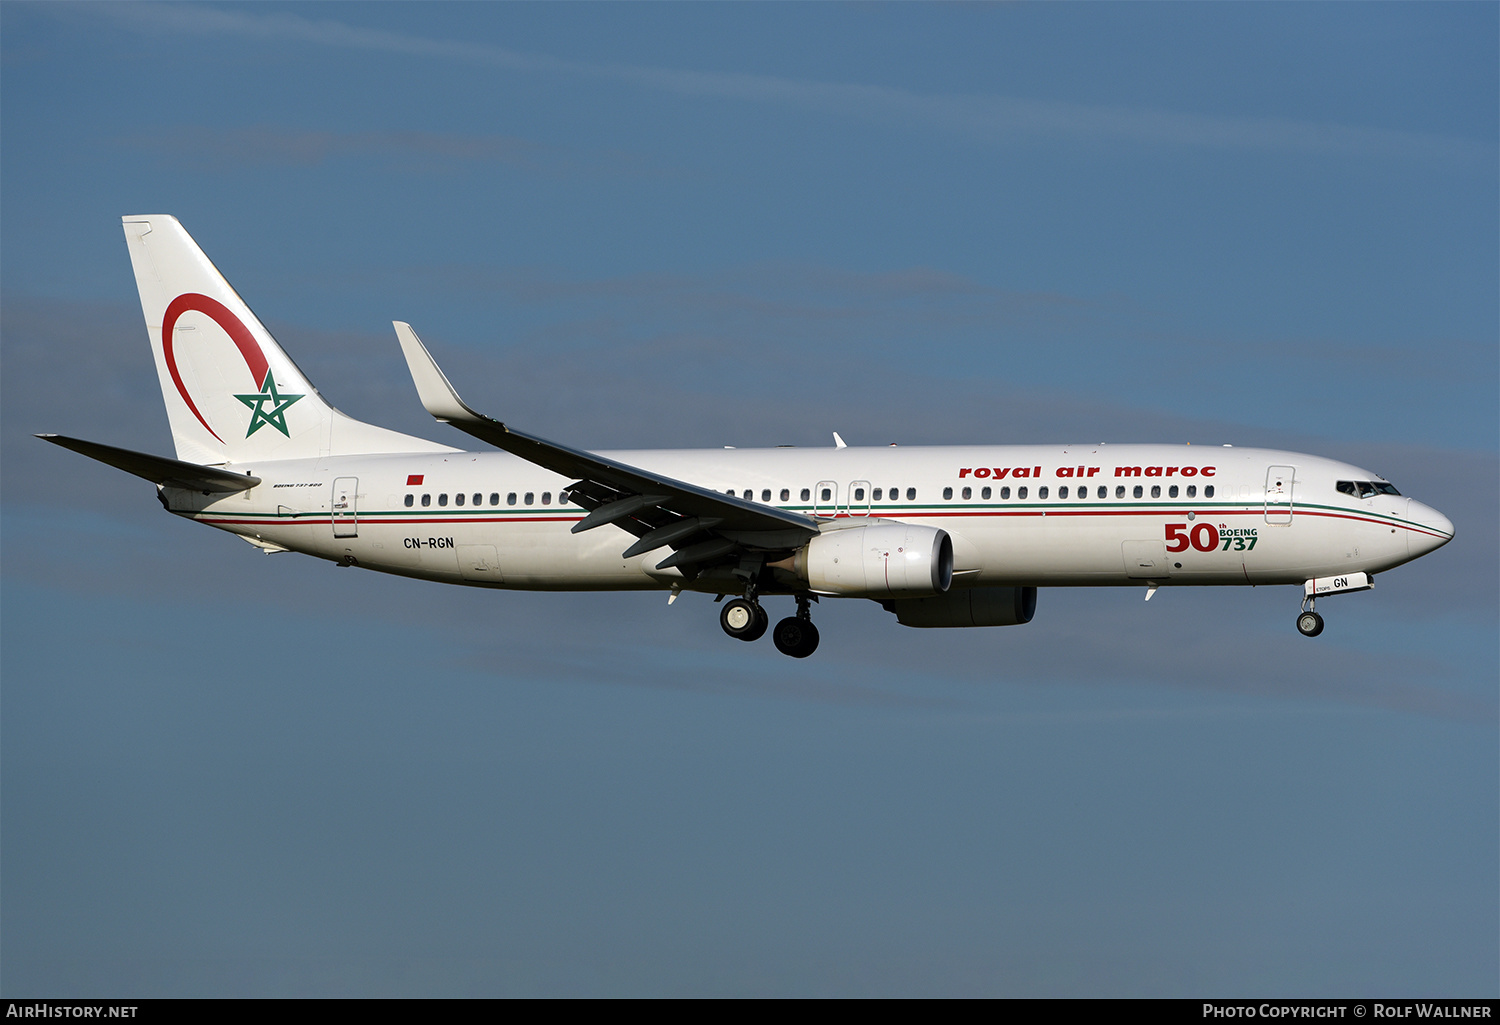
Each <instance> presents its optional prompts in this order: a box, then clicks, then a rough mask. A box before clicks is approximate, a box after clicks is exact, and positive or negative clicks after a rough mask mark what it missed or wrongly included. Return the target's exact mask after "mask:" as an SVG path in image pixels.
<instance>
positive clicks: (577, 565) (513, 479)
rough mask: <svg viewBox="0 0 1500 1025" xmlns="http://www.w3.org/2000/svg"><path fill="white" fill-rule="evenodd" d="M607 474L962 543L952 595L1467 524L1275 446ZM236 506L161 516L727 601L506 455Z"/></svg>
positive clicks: (1334, 566) (1276, 556)
mask: <svg viewBox="0 0 1500 1025" xmlns="http://www.w3.org/2000/svg"><path fill="white" fill-rule="evenodd" d="M601 455H604V456H606V457H608V458H609V459H612V460H616V461H619V462H622V463H627V464H630V465H633V466H639V467H643V468H649V469H651V470H654V471H656V472H659V473H661V474H663V475H666V476H669V477H672V478H675V479H677V480H681V481H685V482H688V483H691V484H696V485H699V486H701V487H705V488H709V489H712V490H714V491H717V492H720V493H731V492H732V493H733V494H734V495H736V496H738V497H740V498H743V499H749V500H751V501H755V502H761V503H764V504H766V505H768V506H776V507H778V508H781V509H788V510H793V511H796V512H800V513H806V514H810V515H813V516H815V517H817V518H818V520H819V523H820V525H821V526H822V528H823V529H824V530H825V531H827V530H833V529H840V528H843V527H848V526H853V525H858V524H864V523H869V522H872V521H875V520H878V519H885V520H898V521H901V522H905V523H912V524H920V525H925V526H930V527H937V528H941V529H942V530H944V531H947V532H948V534H949V535H950V536H951V537H952V540H953V553H954V575H953V587H954V588H971V587H987V586H1028V587H1031V586H1112V585H1139V584H1147V583H1151V584H1156V585H1159V586H1167V585H1185V584H1204V585H1207V584H1213V585H1232V584H1302V583H1303V582H1304V581H1306V580H1308V579H1310V578H1315V577H1323V576H1329V575H1333V574H1340V573H1356V572H1365V573H1370V574H1374V573H1378V572H1381V571H1384V570H1387V569H1391V568H1392V567H1395V566H1399V565H1401V564H1402V563H1404V562H1408V561H1410V560H1412V559H1414V558H1417V557H1418V556H1421V555H1423V554H1425V553H1427V552H1429V551H1432V550H1433V549H1435V548H1437V547H1440V546H1441V545H1443V544H1445V543H1447V541H1448V540H1450V539H1451V538H1452V536H1453V525H1452V523H1451V522H1449V520H1448V519H1447V518H1446V517H1444V516H1443V515H1442V514H1441V513H1439V512H1437V511H1436V510H1435V509H1432V508H1430V507H1428V506H1426V505H1423V504H1422V503H1420V502H1418V501H1416V500H1414V499H1412V498H1409V497H1407V496H1404V495H1400V494H1398V493H1396V489H1395V488H1394V487H1392V486H1391V485H1389V484H1388V483H1386V482H1384V481H1383V480H1382V479H1381V478H1380V477H1378V476H1377V475H1374V474H1371V473H1369V472H1368V471H1365V470H1362V469H1360V468H1358V467H1355V466H1352V465H1349V464H1347V463H1342V462H1338V461H1336V460H1331V459H1325V458H1321V457H1318V456H1310V455H1305V454H1302V453H1295V452H1283V451H1275V450H1268V449H1251V448H1233V447H1229V446H1224V447H1220V448H1212V447H1207V448H1206V447H1198V446H1191V445H1183V446H1178V445H1104V444H1100V445H1027V446H961V447H957V446H955V447H914V448H904V447H897V446H889V447H883V448H861V447H847V448H825V449H807V448H777V449H707V450H702V449H694V450H650V451H621V452H608V453H601ZM229 468H230V469H233V470H236V471H240V472H247V473H253V474H254V475H255V476H257V477H259V478H261V481H262V483H261V484H259V485H258V486H256V487H254V488H251V489H249V490H247V491H244V492H241V493H239V494H233V495H228V496H205V495H202V494H199V493H195V492H187V491H182V490H178V489H173V488H165V489H163V496H164V499H165V501H166V503H167V505H168V508H169V509H171V510H172V511H173V512H176V513H179V514H181V515H184V516H189V517H191V518H193V519H196V520H198V521H200V522H203V523H207V524H210V525H212V526H215V527H219V528H221V529H224V530H228V531H231V532H233V533H235V534H239V535H242V536H244V537H245V538H247V539H249V540H251V541H252V542H253V543H257V544H259V545H261V546H262V547H265V548H267V549H268V550H278V549H286V550H290V551H296V552H303V553H306V554H309V555H314V556H318V557H322V558H327V559H332V560H335V561H340V562H344V563H346V564H351V565H358V566H361V567H364V568H368V569H373V570H380V571H383V572H388V573H398V574H402V575H405V576H412V577H421V578H425V579H431V580H438V581H445V582H450V583H459V584H471V585H475V586H485V587H506V588H519V589H533V590H601V589H603V590H611V589H613V590H635V589H661V588H668V587H672V586H673V585H674V584H675V585H678V586H686V587H688V588H690V589H693V588H696V589H700V590H707V591H716V590H728V589H726V588H723V587H721V586H719V585H718V584H716V583H715V582H714V581H713V580H712V579H707V580H703V579H700V580H697V581H686V580H684V578H683V577H682V575H681V574H680V573H679V572H678V571H677V570H676V569H675V568H668V569H666V570H657V569H656V568H655V566H656V564H657V563H658V562H660V561H661V559H662V556H663V555H664V554H667V552H668V550H667V549H661V550H658V551H656V552H648V553H646V554H644V555H637V556H634V557H631V558H622V556H621V553H622V552H623V551H624V550H625V549H626V548H627V547H628V546H629V545H630V544H631V543H632V542H633V541H634V540H635V537H634V536H633V535H631V534H629V533H626V532H625V531H624V530H621V529H619V528H618V527H615V526H606V527H603V528H600V529H596V530H591V531H587V532H585V533H580V534H575V533H571V532H570V528H571V527H572V526H573V525H574V524H575V523H577V522H578V521H579V520H580V519H582V518H583V516H584V512H585V511H584V510H583V509H582V508H580V507H579V506H578V505H576V504H572V503H570V502H568V501H567V499H566V496H565V492H566V489H567V487H568V486H569V484H570V483H571V482H570V481H569V480H568V479H566V478H564V477H561V476H559V475H557V474H555V473H552V472H550V471H548V470H545V469H542V468H540V467H538V466H536V465H534V464H532V463H529V462H526V461H525V460H522V459H519V458H517V457H515V456H512V455H510V454H508V453H505V452H459V451H453V452H447V453H431V452H422V453H413V454H390V455H365V456H340V457H336V458H322V459H301V460H286V461H279V462H256V463H253V464H252V463H246V464H245V465H243V466H231V467H229Z"/></svg>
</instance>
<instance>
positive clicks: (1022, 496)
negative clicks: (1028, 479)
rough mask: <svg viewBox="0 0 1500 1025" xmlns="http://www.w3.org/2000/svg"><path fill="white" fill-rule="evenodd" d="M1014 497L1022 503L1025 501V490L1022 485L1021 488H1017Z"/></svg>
mask: <svg viewBox="0 0 1500 1025" xmlns="http://www.w3.org/2000/svg"><path fill="white" fill-rule="evenodd" d="M1016 497H1017V498H1019V499H1020V500H1021V501H1023V502H1024V501H1026V488H1025V486H1024V485H1023V486H1021V487H1019V488H1016Z"/></svg>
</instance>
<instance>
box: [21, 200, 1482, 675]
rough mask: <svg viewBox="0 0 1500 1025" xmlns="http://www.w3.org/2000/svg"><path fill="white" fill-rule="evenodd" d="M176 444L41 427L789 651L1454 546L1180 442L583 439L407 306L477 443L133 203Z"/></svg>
mask: <svg viewBox="0 0 1500 1025" xmlns="http://www.w3.org/2000/svg"><path fill="white" fill-rule="evenodd" d="M124 226H125V240H126V242H127V244H128V247H129V250H130V260H131V264H132V265H133V267H134V269H135V279H136V285H137V287H138V288H139V290H140V296H141V308H142V310H143V312H144V313H145V317H146V329H147V333H148V334H149V336H150V340H151V351H152V354H153V355H154V357H155V359H156V370H157V374H158V376H159V378H160V381H161V388H162V396H163V398H164V399H165V401H166V406H167V417H168V420H169V421H170V424H171V428H172V437H173V440H174V441H175V442H176V447H177V458H176V459H167V458H164V457H160V456H153V455H147V454H143V453H138V452H132V451H128V450H125V449H120V448H115V447H113V446H109V445H101V444H99V443H97V442H89V441H80V440H77V439H74V438H65V437H61V436H59V435H54V434H44V435H39V437H42V438H44V439H46V440H47V441H51V442H54V443H56V444H58V445H62V446H64V447H66V448H70V449H73V450H74V451H76V452H80V453H82V454H84V455H86V456H90V457H91V458H94V459H97V460H100V461H102V462H105V463H109V464H110V465H112V466H116V467H118V468H120V469H122V470H126V471H128V472H130V473H133V474H136V475H137V476H140V477H143V478H145V479H146V480H149V481H151V482H152V483H154V484H155V485H156V486H157V494H158V498H159V499H160V501H161V503H162V505H163V506H165V507H166V509H167V510H168V511H169V512H172V513H175V514H176V515H179V516H182V517H185V518H187V519H192V520H196V521H198V522H200V523H207V524H209V525H211V526H215V527H218V528H220V529H222V530H227V531H229V532H230V533H233V534H238V535H239V536H240V537H242V538H244V539H245V540H246V541H248V542H250V543H251V544H253V545H255V546H257V547H259V548H262V549H264V550H265V551H267V552H286V551H292V552H302V553H305V554H307V555H314V556H317V557H318V558H322V559H329V560H331V561H333V562H336V563H339V564H341V565H345V566H359V567H363V568H365V569H373V570H381V571H383V572H387V573H399V574H402V575H404V576H411V577H420V578H423V579H427V580H438V581H443V582H445V583H453V584H469V585H472V586H475V587H496V588H514V589H523V590H659V591H669V592H670V593H671V598H670V599H669V601H670V600H675V598H676V597H677V595H678V594H679V593H680V592H682V591H685V590H686V591H697V592H703V593H706V594H712V595H715V596H716V599H715V600H716V601H723V599H725V598H727V599H729V600H727V601H723V604H722V606H721V611H720V616H719V621H720V623H721V625H722V626H723V628H724V631H725V632H726V633H728V634H729V635H730V636H731V637H736V638H739V639H740V640H745V641H753V640H755V639H757V638H759V637H760V636H761V635H762V634H764V633H765V632H766V629H767V627H768V625H769V617H768V616H767V614H766V611H765V609H764V606H763V605H762V599H763V598H764V597H766V596H768V595H789V596H791V597H792V598H793V599H794V600H795V602H796V612H795V614H794V615H792V616H789V617H787V618H785V619H783V620H781V621H780V622H779V623H778V624H777V625H776V628H775V630H774V631H773V639H774V641H775V644H776V647H777V648H779V649H780V650H781V651H783V652H785V653H786V654H788V655H792V656H794V657H798V658H802V657H805V656H807V655H810V654H812V652H813V650H814V649H815V648H816V647H817V644H818V631H817V629H816V627H814V626H813V623H812V618H811V615H810V603H811V602H813V601H816V600H818V599H819V598H826V597H840V598H868V599H871V600H873V601H876V602H878V603H880V605H882V606H883V607H884V608H885V609H886V610H887V611H889V612H892V613H894V614H895V616H896V619H897V621H898V622H900V623H902V624H904V625H906V626H918V627H961V626H963V627H969V626H1007V625H1014V624H1021V623H1026V622H1029V621H1030V620H1031V618H1032V613H1033V612H1034V610H1035V608H1036V595H1037V589H1038V588H1040V587H1048V586H1053V587H1079V586H1126V585H1129V586H1138V587H1140V586H1143V587H1145V588H1147V592H1146V597H1147V598H1148V599H1149V598H1150V597H1151V595H1152V594H1154V593H1155V591H1156V589H1157V588H1158V587H1182V586H1188V585H1207V584H1216V585H1232V584H1290V585H1298V586H1300V587H1301V589H1302V594H1301V599H1302V604H1301V611H1300V614H1299V615H1298V617H1297V629H1298V630H1300V631H1301V632H1302V633H1304V634H1306V635H1307V636H1309V637H1316V636H1317V635H1318V634H1319V633H1321V632H1322V630H1323V619H1322V617H1321V615H1319V613H1318V612H1317V611H1316V608H1315V605H1316V602H1317V599H1318V598H1320V597H1324V596H1326V595H1331V594H1338V593H1345V592H1352V591H1361V590H1366V589H1368V588H1370V587H1371V586H1373V583H1374V574H1376V573H1379V572H1383V571H1385V570H1388V569H1393V568H1394V567H1396V566H1399V565H1401V564H1402V563H1404V562H1410V561H1411V560H1412V559H1415V558H1417V557H1418V556H1421V555H1425V554H1426V553H1428V552H1431V551H1433V550H1434V549H1436V548H1439V547H1441V546H1442V545H1444V544H1446V543H1447V542H1448V541H1450V540H1451V539H1452V537H1453V524H1452V523H1450V522H1449V521H1448V519H1447V518H1446V517H1445V516H1443V515H1442V514H1441V513H1439V512H1438V511H1437V510H1435V509H1432V508H1430V507H1428V506H1426V505H1423V504H1422V503H1420V502H1418V501H1416V500H1415V499H1411V498H1406V497H1403V496H1402V495H1401V493H1400V492H1399V491H1397V490H1396V488H1395V487H1393V486H1392V485H1391V484H1390V483H1388V482H1387V481H1385V480H1383V479H1382V478H1381V477H1379V476H1378V475H1376V474H1373V473H1370V472H1368V471H1366V470H1361V469H1359V468H1358V467H1355V466H1350V465H1349V464H1347V463H1341V462H1337V461H1335V460H1332V459H1324V458H1320V457H1318V456H1309V455H1302V454H1299V453H1296V452H1277V451H1268V450H1264V449H1247V448H1232V447H1229V446H1225V447H1223V448H1202V447H1193V446H1178V445H1109V446H1105V445H1025V446H962V447H932V448H899V447H896V446H890V447H884V448H859V447H851V446H846V445H844V443H843V441H842V440H841V439H839V438H838V435H834V439H835V442H836V444H835V446H834V447H831V448H826V449H819V450H812V449H796V448H775V449H758V450H751V449H708V450H696V449H693V450H669V451H639V452H586V451H583V450H581V449H574V448H569V447H567V446H565V445H559V444H556V443H554V442H550V441H545V440H543V439H541V438H538V437H534V436H532V435H529V434H524V433H522V432H520V431H517V430H515V429H513V428H511V427H509V426H507V425H506V424H503V423H500V422H499V421H496V420H492V419H490V418H489V417H487V416H484V415H483V414H481V413H477V412H475V411H474V410H472V409H470V408H469V406H468V405H466V404H465V403H464V401H463V400H462V399H461V398H459V396H458V393H457V392H456V391H455V390H454V388H453V386H452V385H451V384H450V383H449V381H448V379H447V377H445V376H444V374H443V372H442V371H441V370H440V369H439V368H438V366H437V364H436V363H435V362H434V361H433V359H432V357H431V355H429V354H428V352H427V349H426V348H425V347H424V346H423V344H422V342H421V341H420V340H419V339H418V338H417V335H416V334H415V332H413V331H412V329H411V327H410V326H408V325H407V324H404V323H400V322H397V323H396V324H395V328H396V335H397V337H398V338H399V340H400V343H401V348H402V351H403V352H404V353H405V356H406V361H407V364H408V366H409V368H410V370H411V375H412V379H413V381H414V382H415V384H416V388H417V394H418V396H419V397H420V398H421V401H422V404H423V405H424V406H425V407H426V408H427V411H428V412H429V413H431V414H432V415H433V416H434V417H436V418H437V419H438V420H440V421H443V422H445V423H448V424H452V425H453V426H454V427H457V428H458V429H459V430H461V431H463V432H465V433H466V434H468V435H470V436H472V437H473V438H476V439H478V440H479V441H480V442H483V443H484V444H485V445H486V446H490V447H493V448H494V449H498V450H499V451H491V450H490V449H489V448H486V449H485V450H483V451H468V450H464V449H459V448H452V447H449V446H447V445H440V444H437V443H435V442H431V441H425V440H423V439H421V438H415V437H411V436H408V435H404V434H399V433H397V432H395V431H390V430H386V429H385V428H382V427H376V426H374V425H372V424H367V423H363V422H361V421H358V420H354V419H352V418H350V417H348V416H345V415H344V414H342V413H340V412H339V411H338V410H336V409H334V408H333V407H332V406H330V405H329V404H328V403H327V402H325V401H324V399H323V397H322V395H320V394H319V393H318V391H317V389H315V388H314V387H313V386H312V384H311V382H309V381H308V380H307V378H305V377H304V376H303V375H302V372H301V371H300V370H298V369H297V366H296V364H294V363H293V362H292V361H291V360H290V359H289V358H288V357H287V355H286V353H284V352H283V351H282V349H281V347H280V346H279V345H278V344H277V343H276V340H275V339H274V338H272V337H271V334H270V332H268V331H267V330H266V329H265V327H264V326H262V325H261V323H260V321H259V320H257V319H256V317H255V315H254V314H253V313H251V312H250V308H249V307H248V306H246V305H245V303H244V301H243V300H242V299H240V297H239V295H238V294H236V293H235V291H234V289H232V288H231V287H230V286H229V283H228V282H227V281H225V279H224V277H223V276H222V275H221V274H220V273H219V272H218V270H217V269H216V268H215V267H214V265H213V264H212V263H210V262H209V260H208V258H207V257H206V256H205V255H204V254H203V251H202V250H201V249H199V248H198V246H197V244H196V243H195V242H194V241H193V240H192V238H191V237H189V235H188V233H187V232H186V231H184V230H183V228H182V226H181V225H180V224H178V222H177V220H176V218H174V217H170V216H166V215H149V216H139V217H126V218H124Z"/></svg>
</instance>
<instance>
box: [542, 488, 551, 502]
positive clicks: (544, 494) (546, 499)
mask: <svg viewBox="0 0 1500 1025" xmlns="http://www.w3.org/2000/svg"><path fill="white" fill-rule="evenodd" d="M542 504H543V505H551V504H552V492H550V491H543V492H542Z"/></svg>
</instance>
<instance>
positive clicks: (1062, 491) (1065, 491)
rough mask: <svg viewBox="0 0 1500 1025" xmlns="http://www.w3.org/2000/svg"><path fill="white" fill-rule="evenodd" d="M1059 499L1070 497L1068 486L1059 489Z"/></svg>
mask: <svg viewBox="0 0 1500 1025" xmlns="http://www.w3.org/2000/svg"><path fill="white" fill-rule="evenodd" d="M1057 497H1058V498H1067V497H1068V486H1067V485H1066V484H1064V485H1063V486H1062V487H1060V488H1058V489H1057Z"/></svg>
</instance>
